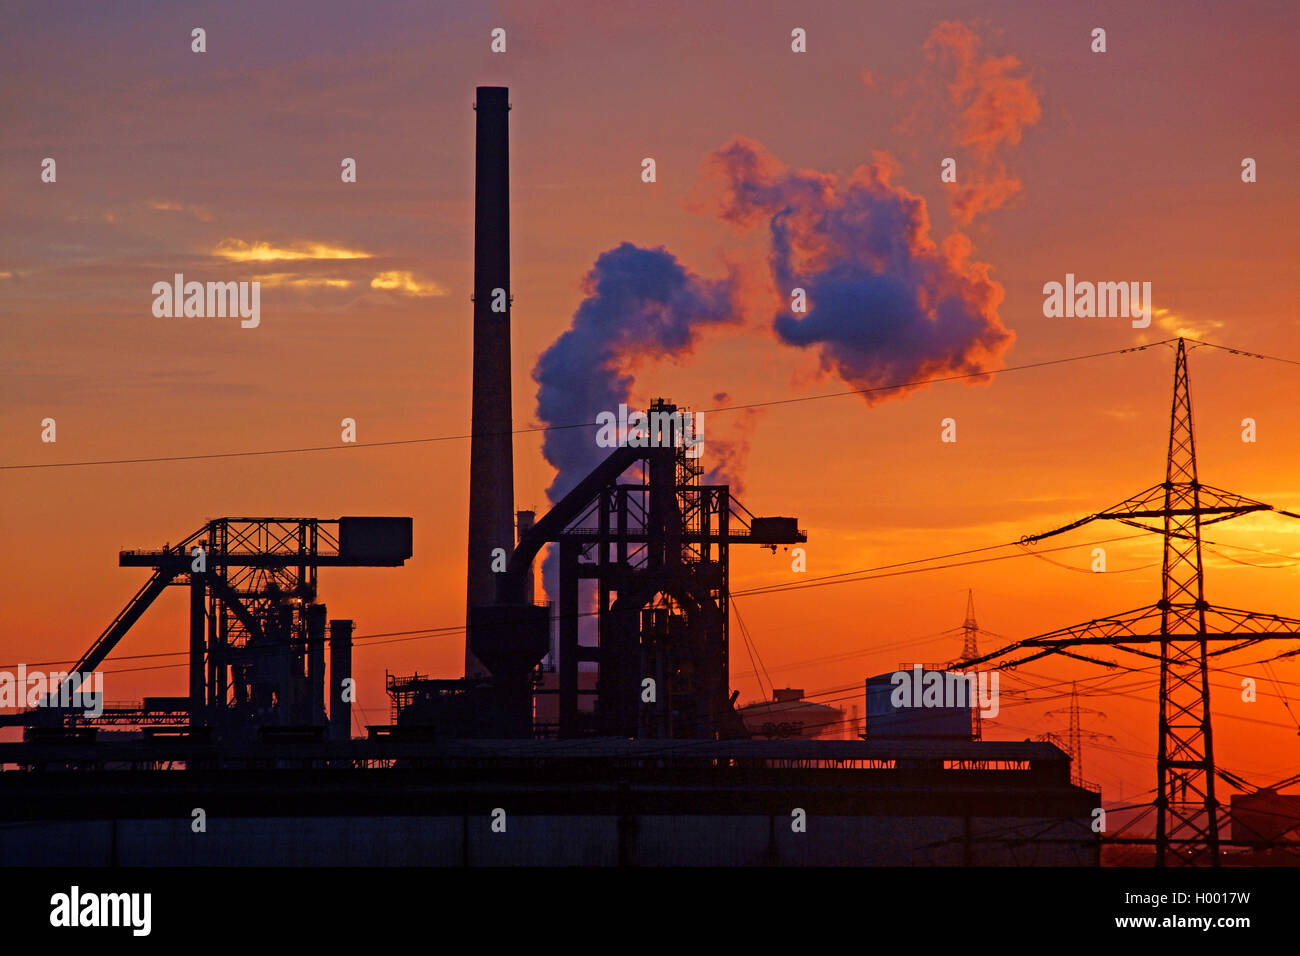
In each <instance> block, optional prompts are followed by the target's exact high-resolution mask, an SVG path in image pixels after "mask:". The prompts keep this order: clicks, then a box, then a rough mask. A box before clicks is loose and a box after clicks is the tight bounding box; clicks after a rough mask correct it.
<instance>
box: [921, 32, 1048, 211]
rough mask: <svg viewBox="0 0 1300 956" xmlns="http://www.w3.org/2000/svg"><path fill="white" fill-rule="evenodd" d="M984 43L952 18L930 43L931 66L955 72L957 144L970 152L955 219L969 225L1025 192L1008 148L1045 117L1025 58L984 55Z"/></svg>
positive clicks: (951, 93) (955, 190) (954, 197)
mask: <svg viewBox="0 0 1300 956" xmlns="http://www.w3.org/2000/svg"><path fill="white" fill-rule="evenodd" d="M979 48H980V39H979V37H978V36H976V35H975V33H974V32H973V31H972V30H971V29H970V28H969V27H967V26H966V25H965V24H962V23H958V22H955V21H951V20H949V21H945V22H943V23H940V24H939V25H938V26H936V27H935V28H934V30H932V31H931V33H930V36H929V37H928V38H927V39H926V41H925V47H924V49H925V54H926V58H927V59H928V61H929V63H930V64H931V66H933V67H934V68H935V69H938V70H942V71H945V72H949V73H950V77H951V78H950V79H949V81H948V83H947V89H948V97H949V100H950V101H951V104H952V106H953V107H954V108H955V109H956V110H957V115H956V120H955V124H954V134H955V136H956V139H957V144H958V145H959V146H963V147H965V148H966V149H968V150H969V151H970V156H969V161H967V162H965V163H964V164H963V166H962V168H961V170H960V171H959V173H958V176H957V182H956V183H955V184H952V185H951V186H950V189H951V193H950V199H949V202H950V207H951V212H952V215H953V218H954V219H955V220H956V221H957V222H958V223H963V224H964V223H969V222H970V221H971V220H972V219H974V218H975V216H977V215H979V214H980V213H983V212H988V211H989V210H991V209H997V208H998V207H999V206H1002V205H1003V204H1004V203H1006V201H1007V200H1008V199H1010V198H1011V197H1012V196H1014V195H1015V194H1016V193H1017V192H1019V191H1020V180H1019V179H1018V178H1016V177H1015V176H1013V175H1011V173H1009V172H1008V171H1007V167H1006V163H1005V160H1004V158H1003V153H1004V152H1005V151H1006V150H1007V149H1008V148H1009V147H1012V146H1015V145H1016V144H1018V143H1019V142H1020V137H1021V135H1022V133H1023V132H1024V130H1025V128H1026V127H1029V126H1033V125H1034V124H1035V123H1037V122H1038V120H1039V119H1040V118H1041V117H1042V109H1041V108H1040V106H1039V103H1038V94H1037V93H1036V92H1035V91H1034V89H1033V87H1032V86H1031V85H1030V82H1029V77H1027V76H1025V75H1023V74H1021V73H1020V68H1021V64H1020V61H1019V60H1018V59H1016V58H1015V57H1014V56H1001V57H982V56H981V55H980V49H979Z"/></svg>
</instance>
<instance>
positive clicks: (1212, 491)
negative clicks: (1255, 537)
mask: <svg viewBox="0 0 1300 956" xmlns="http://www.w3.org/2000/svg"><path fill="white" fill-rule="evenodd" d="M1258 511H1273V512H1276V513H1278V514H1283V515H1286V516H1288V517H1292V518H1296V517H1300V515H1296V514H1293V513H1292V512H1289V511H1284V510H1282V509H1280V508H1274V507H1273V506H1271V505H1267V504H1264V503H1262V502H1259V501H1254V500H1252V499H1250V498H1245V497H1243V496H1241V495H1238V494H1235V493H1233V492H1229V491H1223V490H1221V489H1218V488H1214V487H1212V486H1210V485H1205V484H1202V483H1201V481H1200V478H1199V476H1198V473H1197V462H1196V438H1195V432H1194V429H1193V425H1192V401H1191V391H1190V387H1189V384H1188V376H1187V349H1186V345H1185V343H1184V340H1183V339H1181V338H1180V339H1179V340H1178V350H1177V357H1176V359H1175V362H1174V397H1173V404H1172V407H1171V410H1170V421H1169V450H1168V455H1167V458H1166V464H1165V480H1164V482H1163V483H1161V484H1159V485H1155V486H1153V487H1151V488H1148V489H1147V490H1145V491H1143V492H1141V493H1140V494H1137V495H1134V496H1133V497H1131V498H1128V499H1126V500H1124V501H1122V502H1120V503H1119V504H1117V505H1115V506H1114V507H1112V508H1108V509H1106V510H1105V511H1101V512H1098V513H1096V514H1093V515H1089V516H1087V517H1086V518H1082V519H1080V520H1078V521H1075V522H1072V523H1071V524H1068V525H1065V526H1064V527H1061V528H1057V529H1055V530H1053V531H1048V532H1046V533H1044V534H1037V535H1032V536H1029V537H1026V538H1025V539H1024V542H1025V543H1032V542H1037V541H1041V540H1043V539H1044V538H1049V537H1052V536H1053V535H1058V534H1062V533H1063V532H1066V531H1070V530H1073V529H1074V528H1078V527H1081V526H1082V525H1085V524H1087V523H1089V522H1091V521H1097V520H1103V519H1104V520H1113V521H1119V522H1121V523H1123V524H1127V525H1131V526H1133V527H1136V528H1140V529H1142V530H1144V531H1152V532H1155V533H1158V534H1161V535H1162V536H1163V538H1164V558H1163V562H1162V570H1161V593H1160V600H1159V601H1158V602H1156V603H1155V604H1153V605H1150V606H1148V607H1142V608H1138V609H1136V610H1131V611H1124V612H1122V613H1119V614H1114V615H1110V616H1107V617H1102V618H1097V619H1095V620H1092V621H1088V622H1086V623H1083V624H1077V625H1074V626H1072V627H1066V628H1061V629H1059V630H1056V631H1051V632H1049V633H1047V634H1041V635H1039V636H1037V637H1032V638H1029V639H1028V640H1024V641H1018V642H1016V643H1014V644H1012V645H1010V646H1008V647H1004V648H1002V649H1001V650H998V651H995V652H993V653H991V654H987V655H984V656H983V657H981V658H978V659H976V660H974V661H970V662H968V663H971V664H977V663H982V662H984V661H988V660H992V659H994V658H1001V657H1003V656H1004V655H1007V654H1012V653H1014V654H1016V655H1017V656H1016V657H1015V659H1014V660H1011V661H1007V662H1004V663H1003V664H1002V665H1001V666H1004V667H1006V666H1017V665H1020V664H1024V663H1027V662H1029V661H1032V660H1036V659H1038V658H1041V657H1046V656H1047V655H1049V654H1062V655H1064V656H1066V657H1071V658H1074V659H1077V660H1082V661H1087V662H1089V663H1093V664H1102V665H1103V666H1106V667H1112V666H1114V664H1113V662H1111V661H1106V660H1101V659H1098V658H1096V657H1093V656H1091V655H1090V654H1085V653H1080V652H1078V651H1074V650H1069V648H1076V647H1080V646H1083V647H1086V646H1088V645H1096V646H1107V647H1114V648H1116V649H1118V650H1121V651H1125V652H1127V653H1130V654H1134V655H1137V656H1138V657H1141V658H1143V659H1145V660H1148V661H1153V660H1154V661H1158V662H1159V665H1160V700H1159V705H1160V716H1159V727H1158V741H1159V743H1158V749H1157V754H1156V777H1157V781H1156V783H1157V785H1156V791H1155V792H1156V794H1157V796H1156V800H1155V807H1156V810H1157V822H1156V840H1155V845H1156V863H1157V865H1158V866H1168V865H1180V864H1210V865H1215V866H1217V865H1218V864H1219V846H1220V838H1219V820H1220V810H1219V807H1220V804H1219V801H1218V799H1217V798H1216V796H1215V790H1214V784H1215V777H1216V776H1219V775H1221V774H1216V770H1215V765H1214V746H1213V734H1212V727H1211V719H1210V684H1209V658H1211V657H1215V656H1217V655H1221V654H1226V653H1229V652H1231V651H1235V650H1238V649H1240V648H1243V647H1248V646H1251V645H1253V644H1256V643H1259V642H1260V641H1264V640H1271V639H1288V638H1289V639H1295V638H1297V637H1300V620H1298V619H1295V618H1289V617H1282V616H1280V615H1276V614H1263V613H1259V612H1256V611H1243V610H1238V609H1236V608H1226V607H1216V606H1214V605H1211V604H1209V603H1208V602H1207V601H1206V600H1205V587H1204V567H1203V564H1202V560H1201V528H1202V527H1204V526H1205V525H1208V524H1215V523H1217V522H1220V521H1227V520H1228V519H1230V518H1237V517H1240V516H1242V515H1245V514H1250V513H1252V512H1258ZM1155 519H1158V520H1159V524H1158V525H1156V526H1153V525H1152V524H1149V523H1148V522H1149V521H1152V520H1155ZM1211 644H1216V645H1218V644H1222V645H1224V646H1221V647H1216V648H1215V649H1214V650H1210V649H1209V648H1210V645H1211ZM1143 645H1147V646H1143ZM1149 645H1158V652H1157V651H1155V650H1152V649H1149V647H1148V646H1149ZM1292 653H1300V651H1297V652H1292Z"/></svg>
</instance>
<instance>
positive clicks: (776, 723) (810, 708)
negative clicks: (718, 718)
mask: <svg viewBox="0 0 1300 956" xmlns="http://www.w3.org/2000/svg"><path fill="white" fill-rule="evenodd" d="M736 712H737V713H739V714H740V719H741V720H742V721H744V724H745V729H746V730H747V731H749V733H750V734H751V735H752V736H754V737H767V738H769V739H779V740H786V739H789V738H792V737H806V738H814V737H820V738H836V737H843V736H845V734H844V728H845V726H846V725H845V723H844V711H843V709H841V708H839V707H831V706H830V705H828V704H818V703H815V702H813V701H811V700H804V699H803V689H802V688H795V687H774V688H772V699H771V700H767V701H760V702H758V703H755V704H745V705H744V706H743V707H738V708H736Z"/></svg>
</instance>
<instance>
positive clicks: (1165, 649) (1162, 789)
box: [1156, 339, 1219, 865]
mask: <svg viewBox="0 0 1300 956" xmlns="http://www.w3.org/2000/svg"><path fill="white" fill-rule="evenodd" d="M1169 415H1170V421H1169V457H1168V461H1167V462H1166V466H1165V484H1164V492H1165V506H1164V514H1163V515H1162V517H1163V519H1164V537H1165V547H1164V560H1163V562H1162V565H1161V572H1160V589H1161V593H1160V604H1159V605H1158V606H1159V608H1160V730H1159V744H1158V749H1157V752H1156V777H1157V781H1158V783H1157V790H1156V794H1157V796H1156V812H1157V817H1156V852H1157V857H1158V859H1157V862H1158V863H1159V864H1161V865H1164V864H1165V863H1167V862H1169V859H1168V858H1169V856H1170V854H1171V852H1177V851H1178V849H1180V848H1181V849H1182V850H1183V852H1184V853H1185V857H1184V860H1183V862H1188V863H1197V862H1203V860H1202V859H1201V858H1202V857H1204V856H1207V855H1208V856H1209V858H1210V861H1211V862H1213V863H1216V864H1217V863H1218V855H1219V804H1218V801H1217V800H1215V797H1214V743H1213V735H1212V734H1211V730H1210V671H1209V664H1208V660H1207V656H1206V654H1207V650H1208V648H1207V640H1206V626H1205V611H1206V608H1207V607H1208V605H1207V604H1206V603H1205V576H1204V568H1203V566H1202V564H1201V514H1202V512H1201V485H1200V482H1199V481H1198V480H1197V477H1196V435H1195V432H1194V431H1193V429H1192V397H1191V393H1190V391H1189V389H1188V381H1187V350H1186V348H1185V347H1184V345H1183V340H1182V339H1179V340H1178V358H1177V359H1176V361H1175V363H1174V400H1173V406H1172V408H1171V410H1170V413H1169ZM1183 634H1186V635H1190V640H1187V639H1181V640H1180V639H1178V638H1177V637H1176V636H1177V635H1183ZM1176 784H1181V787H1180V789H1179V792H1178V793H1175V792H1174V787H1175V785H1176ZM1189 791H1190V798H1189Z"/></svg>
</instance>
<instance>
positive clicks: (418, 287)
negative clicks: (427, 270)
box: [370, 271, 447, 296]
mask: <svg viewBox="0 0 1300 956" xmlns="http://www.w3.org/2000/svg"><path fill="white" fill-rule="evenodd" d="M370 288H372V289H384V290H386V291H391V292H404V293H406V294H407V295H418V296H441V295H446V294H447V290H446V289H444V288H443V287H442V286H440V285H438V283H436V282H433V281H426V280H424V279H417V278H416V277H415V275H414V274H413V273H410V272H400V271H390V272H381V273H379V275H377V276H375V277H374V278H373V279H371V280H370Z"/></svg>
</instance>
